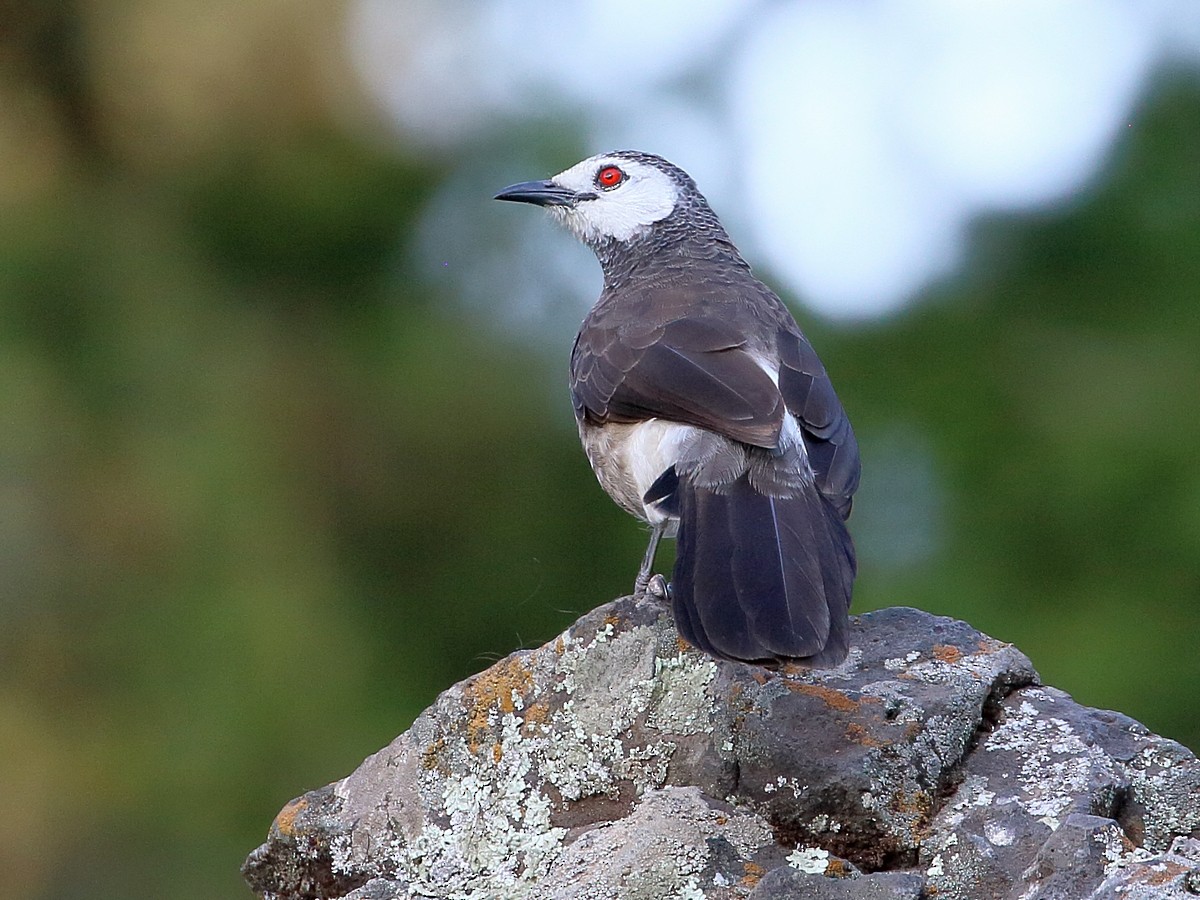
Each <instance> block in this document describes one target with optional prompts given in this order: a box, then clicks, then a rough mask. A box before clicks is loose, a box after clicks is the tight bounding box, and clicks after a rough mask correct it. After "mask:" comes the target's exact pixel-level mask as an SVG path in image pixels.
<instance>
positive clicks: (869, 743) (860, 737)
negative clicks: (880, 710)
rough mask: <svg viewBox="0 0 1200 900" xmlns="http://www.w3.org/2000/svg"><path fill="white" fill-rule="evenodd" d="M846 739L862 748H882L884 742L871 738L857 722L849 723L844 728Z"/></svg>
mask: <svg viewBox="0 0 1200 900" xmlns="http://www.w3.org/2000/svg"><path fill="white" fill-rule="evenodd" d="M846 738H847V740H851V741H853V742H854V743H856V744H861V745H862V746H864V747H882V746H884V742H883V741H880V740H876V739H875V738H873V737H871V735H870V732H868V731H867V729H866V728H864V727H863V726H862V725H859V724H858V723H857V722H851V723H850V724H849V725H847V726H846Z"/></svg>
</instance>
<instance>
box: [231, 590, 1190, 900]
mask: <svg viewBox="0 0 1200 900" xmlns="http://www.w3.org/2000/svg"><path fill="white" fill-rule="evenodd" d="M851 644H852V649H851V651H850V656H849V658H848V659H847V660H846V662H845V663H844V664H843V665H841V666H839V667H837V668H835V669H829V670H822V671H811V670H806V669H802V668H785V669H784V670H780V671H772V670H768V669H765V668H762V667H757V666H748V665H743V664H738V663H718V662H715V661H713V660H711V659H709V658H708V657H705V656H704V655H702V654H700V653H698V652H696V651H695V650H693V649H691V648H689V647H686V646H685V645H683V644H682V643H681V642H680V641H679V639H678V637H677V635H676V633H675V630H674V627H673V626H672V624H671V618H670V615H669V614H668V613H667V611H666V610H665V609H664V608H663V607H661V606H659V605H657V604H655V603H653V602H651V601H634V600H633V599H631V598H625V599H622V600H618V601H616V602H614V603H611V604H608V605H606V606H603V607H601V608H600V609H597V610H595V611H593V612H591V613H589V614H588V615H586V616H584V617H583V618H582V619H580V620H579V621H578V622H576V623H575V625H573V626H572V627H571V628H570V629H569V630H568V631H567V632H566V633H565V634H563V635H562V636H561V637H559V638H558V639H556V640H555V641H552V642H551V643H549V644H547V645H546V646H544V647H541V648H539V649H537V650H531V651H522V652H520V653H515V654H513V655H512V656H510V657H508V658H507V659H505V660H502V661H501V662H499V663H497V664H496V665H494V666H492V667H491V668H490V669H488V670H486V671H484V672H482V673H480V674H479V675H477V676H475V677H474V678H470V679H468V680H466V681H464V682H462V683H461V684H458V685H455V686H454V687H452V688H450V689H449V690H447V691H446V692H445V693H443V694H442V695H441V696H440V697H439V698H438V700H437V701H436V702H435V703H434V705H433V706H431V707H430V708H429V709H428V710H426V711H425V712H424V713H422V714H421V716H419V717H418V718H417V720H416V722H414V723H413V725H412V727H411V728H410V729H409V730H408V731H406V732H405V733H404V734H402V735H401V736H400V737H398V738H397V739H396V740H395V741H393V742H392V744H391V745H390V746H388V747H387V748H385V749H384V750H381V751H380V752H379V753H377V754H375V755H374V756H372V757H370V758H368V759H367V760H366V761H365V762H364V763H363V764H362V765H361V766H360V767H359V768H358V770H357V771H355V772H354V773H353V774H351V775H350V776H348V777H347V778H344V779H343V780H341V781H339V782H337V783H335V784H332V785H329V786H327V787H324V788H321V789H319V790H316V791H312V792H310V793H308V794H305V795H304V796H303V797H300V798H299V799H297V800H294V801H292V802H291V803H289V804H288V805H287V806H286V807H285V808H284V809H283V811H282V812H280V813H279V815H278V816H277V817H276V819H275V822H274V823H273V824H272V826H271V830H270V834H269V836H268V839H267V842H266V843H265V844H263V845H262V846H261V847H259V848H258V849H257V850H255V851H254V852H253V853H252V854H251V855H250V857H249V859H247V861H246V864H245V867H244V869H243V871H244V874H245V876H246V879H247V881H248V882H249V883H250V885H251V887H252V888H253V889H254V890H255V891H256V892H257V893H259V894H260V895H261V896H262V897H264V898H266V900H317V898H346V900H418V898H457V900H485V898H486V900H493V898H513V900H519V898H539V900H540V898H549V900H587V898H596V900H601V898H603V900H613V898H628V900H640V898H645V900H663V898H671V900H703V898H711V900H733V898H752V900H788V898H798V897H804V898H815V900H825V898H828V900H834V898H838V900H841V898H845V900H917V898H933V897H937V898H938V900H993V898H995V900H1068V898H1069V900H1075V898H1092V900H1117V898H1121V900H1129V898H1134V900H1137V898H1150V897H1191V896H1196V895H1198V894H1200V841H1197V840H1194V839H1193V838H1196V837H1200V764H1198V763H1197V760H1196V759H1195V757H1194V756H1193V755H1192V754H1191V753H1189V752H1188V751H1187V750H1186V749H1184V748H1183V747H1181V746H1180V745H1178V744H1176V743H1174V742H1172V741H1169V740H1166V739H1164V738H1160V737H1157V736H1155V735H1152V734H1150V733H1149V732H1147V730H1146V729H1145V728H1143V727H1142V726H1140V725H1138V724H1137V723H1136V722H1134V721H1132V720H1131V719H1128V718H1126V717H1124V716H1121V715H1118V714H1116V713H1110V712H1103V711H1098V710H1093V709H1087V708H1085V707H1082V706H1080V705H1078V704H1077V703H1075V702H1074V701H1073V700H1071V698H1070V697H1068V696H1067V695H1066V694H1064V693H1062V692H1061V691H1057V690H1054V689H1052V688H1046V687H1041V686H1038V684H1037V675H1036V673H1035V672H1034V671H1033V668H1032V666H1031V665H1030V663H1029V660H1028V659H1026V658H1025V656H1024V655H1023V654H1021V653H1020V652H1019V651H1018V650H1016V649H1015V648H1013V647H1012V646H1010V645H1007V644H1003V643H1000V642H998V641H995V640H992V639H991V638H989V637H986V636H985V635H982V634H980V633H979V632H977V631H975V630H974V629H972V628H971V627H970V626H968V625H966V624H964V623H962V622H956V621H954V620H951V619H945V618H940V617H937V616H931V615H928V614H926V613H923V612H919V611H917V610H912V609H887V610H881V611H879V612H874V613H868V614H866V615H864V616H861V617H858V618H857V619H856V620H855V621H854V625H853V631H852V639H851Z"/></svg>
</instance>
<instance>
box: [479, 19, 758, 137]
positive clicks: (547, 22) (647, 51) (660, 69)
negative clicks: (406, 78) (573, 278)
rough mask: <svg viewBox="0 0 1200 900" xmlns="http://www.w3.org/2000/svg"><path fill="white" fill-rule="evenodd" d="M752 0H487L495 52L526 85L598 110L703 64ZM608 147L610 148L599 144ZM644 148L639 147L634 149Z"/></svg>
mask: <svg viewBox="0 0 1200 900" xmlns="http://www.w3.org/2000/svg"><path fill="white" fill-rule="evenodd" d="M757 5H758V4H757V3H755V2H751V0H706V2H704V3H696V2H694V0H654V2H652V3H648V2H646V0H570V2H558V3H553V4H547V3H546V2H545V0H492V2H490V3H486V4H480V8H481V9H482V10H483V15H484V17H485V18H486V21H487V24H488V28H489V30H490V31H491V32H492V33H493V34H494V35H495V47H496V48H497V51H498V52H500V53H503V54H505V55H507V57H508V59H507V60H506V64H508V65H511V66H512V67H513V68H514V69H515V70H516V71H518V72H519V73H520V77H521V78H522V79H523V80H525V81H526V82H527V83H529V84H531V85H545V86H549V87H551V88H552V89H553V90H554V91H555V92H556V93H559V94H561V95H563V96H564V97H565V98H569V99H570V100H572V101H576V102H583V103H586V104H589V105H591V106H593V107H595V108H611V109H617V110H626V111H629V110H632V109H636V107H637V106H638V105H639V104H641V103H643V102H645V99H646V96H645V92H646V91H647V90H652V89H654V88H656V87H658V86H660V85H662V84H664V83H665V82H667V81H669V80H670V79H672V78H675V77H677V76H678V75H679V73H680V72H682V71H685V70H686V69H688V68H689V67H692V66H697V65H701V64H705V63H707V62H708V61H709V60H710V59H711V57H712V54H713V52H714V50H715V49H716V48H717V43H718V41H720V40H722V39H723V38H725V37H726V36H727V35H728V34H729V33H730V30H731V28H732V26H733V25H734V24H736V22H737V21H738V20H739V19H740V18H741V17H742V15H743V13H745V12H747V11H750V10H753V9H754V8H755V7H756V6H757ZM596 149H597V150H600V149H607V148H596ZM638 149H641V148H638Z"/></svg>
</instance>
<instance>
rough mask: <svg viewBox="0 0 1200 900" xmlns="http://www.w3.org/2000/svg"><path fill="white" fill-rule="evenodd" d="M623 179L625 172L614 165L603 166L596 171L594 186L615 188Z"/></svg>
mask: <svg viewBox="0 0 1200 900" xmlns="http://www.w3.org/2000/svg"><path fill="white" fill-rule="evenodd" d="M624 180H625V173H624V172H622V171H621V170H620V169H618V168H617V167H616V166H605V167H604V168H603V169H601V170H600V171H599V172H597V173H596V187H602V188H615V187H616V186H617V185H618V184H620V183H621V182H622V181H624Z"/></svg>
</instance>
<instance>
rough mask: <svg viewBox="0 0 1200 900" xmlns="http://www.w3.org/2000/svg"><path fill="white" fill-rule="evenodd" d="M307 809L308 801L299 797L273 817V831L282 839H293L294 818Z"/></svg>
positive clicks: (294, 832)
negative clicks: (282, 837)
mask: <svg viewBox="0 0 1200 900" xmlns="http://www.w3.org/2000/svg"><path fill="white" fill-rule="evenodd" d="M307 808H308V801H307V800H305V799H304V798H303V797H299V798H297V799H295V800H293V801H292V802H291V803H289V804H288V805H287V806H285V807H284V808H283V809H281V810H280V811H279V815H277V816H276V817H275V830H276V831H278V832H279V833H280V834H282V835H283V836H284V837H295V834H296V831H295V829H296V816H298V815H300V813H302V812H304V810H306V809H307Z"/></svg>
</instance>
